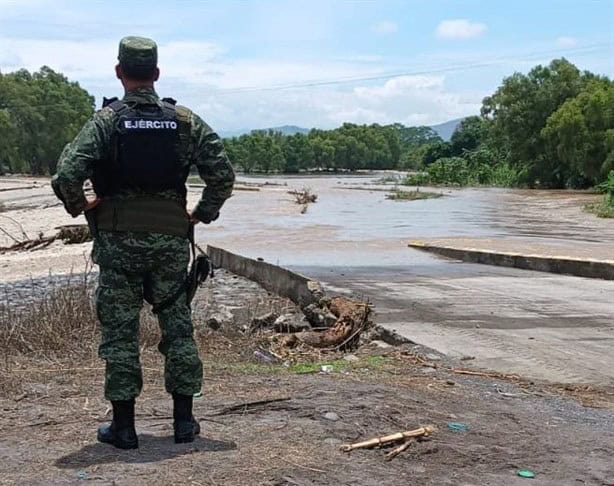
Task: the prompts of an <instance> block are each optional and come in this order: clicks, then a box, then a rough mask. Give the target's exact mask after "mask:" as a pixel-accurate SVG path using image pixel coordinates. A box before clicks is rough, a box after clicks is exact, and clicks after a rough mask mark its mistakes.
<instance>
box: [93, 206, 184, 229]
mask: <svg viewBox="0 0 614 486" xmlns="http://www.w3.org/2000/svg"><path fill="white" fill-rule="evenodd" d="M96 226H97V229H98V230H103V231H136V232H145V233H161V234H164V235H172V236H184V237H186V238H187V237H188V233H189V231H190V221H189V218H188V213H187V212H186V209H185V207H184V206H182V205H181V204H180V203H179V202H178V201H173V200H171V199H163V198H134V199H107V200H104V201H103V202H102V203H100V205H98V207H97V208H96Z"/></svg>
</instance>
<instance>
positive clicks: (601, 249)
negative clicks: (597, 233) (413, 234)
mask: <svg viewBox="0 0 614 486" xmlns="http://www.w3.org/2000/svg"><path fill="white" fill-rule="evenodd" d="M409 246H410V247H411V248H415V249H418V250H423V251H427V252H429V253H435V254H437V255H441V256H444V257H447V258H453V259H457V260H462V261H465V262H471V263H483V264H486V265H497V266H503V267H514V268H522V269H525V270H537V271H540V272H550V273H563V274H568V275H576V276H578V277H591V278H603V279H607V280H614V245H613V244H611V243H609V242H608V243H597V244H595V243H591V244H585V245H576V244H570V243H569V242H567V243H564V244H558V245H553V244H549V245H545V244H543V243H542V244H540V243H535V242H533V241H524V240H519V239H511V238H437V239H428V240H419V241H418V240H415V241H411V242H410V243H409Z"/></svg>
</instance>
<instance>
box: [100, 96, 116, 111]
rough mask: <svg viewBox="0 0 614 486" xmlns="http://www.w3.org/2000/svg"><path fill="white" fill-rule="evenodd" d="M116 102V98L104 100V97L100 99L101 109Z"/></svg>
mask: <svg viewBox="0 0 614 486" xmlns="http://www.w3.org/2000/svg"><path fill="white" fill-rule="evenodd" d="M115 101H117V96H114V97H113V98H106V97H104V96H103V97H102V107H103V108H105V107H106V106H109V105H110V104H111V103H113V102H115Z"/></svg>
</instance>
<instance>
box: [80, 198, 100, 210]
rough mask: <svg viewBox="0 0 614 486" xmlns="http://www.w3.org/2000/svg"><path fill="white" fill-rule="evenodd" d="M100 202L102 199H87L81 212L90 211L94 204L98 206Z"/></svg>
mask: <svg viewBox="0 0 614 486" xmlns="http://www.w3.org/2000/svg"><path fill="white" fill-rule="evenodd" d="M101 202H102V199H99V198H95V199H89V200H88V201H87V204H86V205H85V209H84V210H83V212H85V211H90V210H92V209H94V208H95V207H96V206H98V205H99V204H100V203H101Z"/></svg>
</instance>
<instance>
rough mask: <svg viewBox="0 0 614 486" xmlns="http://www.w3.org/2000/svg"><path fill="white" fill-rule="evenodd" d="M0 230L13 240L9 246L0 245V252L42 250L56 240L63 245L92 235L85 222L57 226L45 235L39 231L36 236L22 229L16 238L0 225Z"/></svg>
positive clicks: (75, 242)
mask: <svg viewBox="0 0 614 486" xmlns="http://www.w3.org/2000/svg"><path fill="white" fill-rule="evenodd" d="M0 230H2V232H3V233H4V234H5V235H7V236H10V238H11V239H12V240H13V241H14V242H15V243H14V244H13V245H11V246H6V247H0V253H5V252H8V251H19V250H42V249H43V248H47V247H48V246H49V245H51V243H53V242H54V241H56V240H60V241H63V242H64V244H65V245H72V244H80V243H85V242H86V241H90V240H91V239H92V236H91V234H90V230H89V228H88V226H87V225H86V224H69V225H64V226H58V227H57V228H56V230H57V232H56V233H55V234H53V235H47V236H45V235H44V234H43V233H40V234H39V235H38V236H37V237H36V238H30V237H28V235H27V234H26V233H25V232H23V230H22V237H20V238H16V237H13V236H11V235H10V234H9V233H8V232H7V231H6V230H4V229H3V228H1V227H0Z"/></svg>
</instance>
